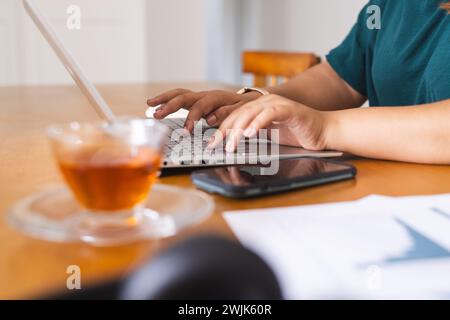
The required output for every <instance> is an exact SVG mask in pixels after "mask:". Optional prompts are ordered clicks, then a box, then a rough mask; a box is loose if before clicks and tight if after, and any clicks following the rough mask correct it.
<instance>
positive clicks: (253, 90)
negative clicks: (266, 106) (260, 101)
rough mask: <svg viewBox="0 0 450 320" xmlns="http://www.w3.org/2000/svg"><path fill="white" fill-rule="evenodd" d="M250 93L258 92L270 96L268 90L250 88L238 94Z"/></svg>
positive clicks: (245, 88) (243, 89)
mask: <svg viewBox="0 0 450 320" xmlns="http://www.w3.org/2000/svg"><path fill="white" fill-rule="evenodd" d="M249 92H258V93H260V94H261V95H263V96H267V95H269V94H270V92H269V91H267V90H266V89H263V88H250V87H244V88H242V89H241V90H239V91H238V92H236V93H237V94H246V93H249Z"/></svg>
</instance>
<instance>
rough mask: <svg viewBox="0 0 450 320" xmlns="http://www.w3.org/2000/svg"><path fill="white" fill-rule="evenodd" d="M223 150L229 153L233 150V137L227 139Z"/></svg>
mask: <svg viewBox="0 0 450 320" xmlns="http://www.w3.org/2000/svg"><path fill="white" fill-rule="evenodd" d="M225 150H226V151H227V152H230V153H232V152H234V139H230V140H228V142H227V145H226V147H225Z"/></svg>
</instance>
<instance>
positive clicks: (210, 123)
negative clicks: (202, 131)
mask: <svg viewBox="0 0 450 320" xmlns="http://www.w3.org/2000/svg"><path fill="white" fill-rule="evenodd" d="M206 122H208V124H209V125H210V126H212V125H214V124H216V122H217V117H216V116H215V115H212V116H210V117H209V118H208V119H206Z"/></svg>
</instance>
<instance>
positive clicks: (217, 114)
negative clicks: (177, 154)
mask: <svg viewBox="0 0 450 320" xmlns="http://www.w3.org/2000/svg"><path fill="white" fill-rule="evenodd" d="M260 96H261V94H260V93H258V92H249V93H246V94H237V93H234V92H230V91H223V90H214V91H202V92H193V91H190V90H186V89H175V90H171V91H168V92H165V93H163V94H161V95H159V96H157V97H155V98H152V99H149V100H147V104H148V105H149V106H150V107H158V108H157V109H156V111H155V113H154V115H153V116H154V118H155V119H164V118H165V117H167V116H168V115H169V114H171V113H174V112H176V111H178V110H179V109H181V108H183V109H186V110H188V111H189V114H188V116H187V118H186V122H185V125H184V127H185V128H186V129H187V130H188V131H189V132H192V130H193V128H194V124H195V122H196V121H199V120H200V119H201V118H204V119H206V121H207V123H208V124H209V125H210V126H219V125H220V124H221V123H222V121H223V120H225V118H226V117H227V116H228V115H229V114H230V113H231V112H233V111H234V110H236V109H238V108H239V107H241V106H242V105H244V104H246V103H247V102H250V101H252V100H256V99H257V98H259V97H260Z"/></svg>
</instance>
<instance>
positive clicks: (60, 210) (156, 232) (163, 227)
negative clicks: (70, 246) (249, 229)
mask: <svg viewBox="0 0 450 320" xmlns="http://www.w3.org/2000/svg"><path fill="white" fill-rule="evenodd" d="M213 209H214V202H213V201H212V199H211V198H210V197H209V196H208V195H206V194H205V193H203V192H200V191H197V190H190V189H181V188H177V187H172V186H166V185H160V184H155V185H153V187H152V190H151V192H150V194H149V196H148V198H147V200H145V202H144V203H143V204H142V205H141V206H140V207H139V208H138V209H137V210H138V211H137V212H136V213H135V214H133V215H132V216H129V217H128V218H120V217H117V216H116V215H115V216H114V217H112V216H107V215H104V217H100V218H99V216H98V214H93V213H90V212H88V211H87V210H85V209H82V208H81V207H80V206H79V205H78V203H77V202H76V200H75V198H74V197H73V196H72V194H71V192H70V191H69V190H68V189H67V188H66V187H65V186H58V187H54V188H51V189H47V190H44V191H40V192H37V193H34V194H32V195H30V196H28V197H26V198H24V199H22V200H20V201H19V202H17V203H16V204H14V205H13V207H12V208H11V209H10V210H9V212H8V215H7V219H8V222H9V223H10V224H11V225H12V226H14V227H15V228H16V229H18V230H19V231H21V232H23V233H25V234H28V235H30V236H32V237H35V238H39V239H44V240H48V241H54V242H78V241H82V242H87V243H90V244H92V245H96V246H111V245H120V244H126V243H130V242H134V241H138V240H148V239H158V238H165V237H169V236H173V235H175V234H177V233H178V232H180V231H181V230H183V229H185V228H187V227H190V226H193V225H196V224H199V223H201V222H202V221H204V220H206V219H207V218H208V217H209V216H210V215H211V213H212V211H213ZM99 219H100V220H99ZM119 220H120V222H119ZM124 221H126V223H124Z"/></svg>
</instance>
